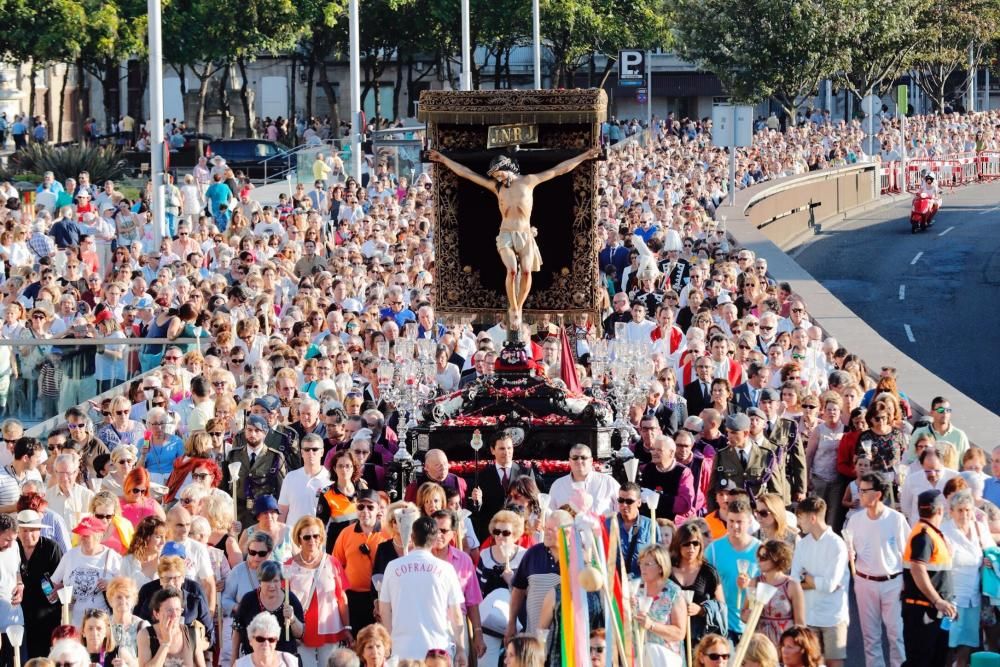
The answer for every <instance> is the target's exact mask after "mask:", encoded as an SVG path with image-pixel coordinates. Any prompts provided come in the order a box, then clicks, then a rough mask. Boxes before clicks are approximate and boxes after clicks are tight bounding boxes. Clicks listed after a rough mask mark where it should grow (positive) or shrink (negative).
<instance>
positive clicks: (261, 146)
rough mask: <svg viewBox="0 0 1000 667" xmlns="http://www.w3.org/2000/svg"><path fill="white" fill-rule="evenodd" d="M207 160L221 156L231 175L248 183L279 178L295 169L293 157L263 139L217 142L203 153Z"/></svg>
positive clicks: (278, 145) (271, 142)
mask: <svg viewBox="0 0 1000 667" xmlns="http://www.w3.org/2000/svg"><path fill="white" fill-rule="evenodd" d="M205 154H206V155H207V156H208V159H209V160H211V159H212V158H213V157H215V156H216V155H219V156H221V157H222V158H223V159H224V160H225V161H226V164H227V165H229V167H230V168H232V170H233V171H242V172H243V173H244V174H246V175H247V177H249V178H251V179H256V180H259V179H264V178H267V179H273V178H275V177H277V178H283V177H284V172H286V171H287V170H289V169H294V168H295V155H293V154H290V153H288V151H287V150H286V149H285V147H283V146H281V145H280V144H277V143H275V142H273V141H265V140H263V139H218V140H216V141H213V142H212V143H210V144H209V145H208V149H207V150H206V151H205Z"/></svg>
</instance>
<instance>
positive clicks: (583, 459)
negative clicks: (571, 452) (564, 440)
mask: <svg viewBox="0 0 1000 667" xmlns="http://www.w3.org/2000/svg"><path fill="white" fill-rule="evenodd" d="M590 458H591V457H589V456H581V455H579V454H578V455H576V456H571V457H569V460H570V461H589V460H590Z"/></svg>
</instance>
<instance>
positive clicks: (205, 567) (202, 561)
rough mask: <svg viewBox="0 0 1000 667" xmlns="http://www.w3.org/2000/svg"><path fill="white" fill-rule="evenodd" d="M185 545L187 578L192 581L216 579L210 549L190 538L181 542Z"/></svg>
mask: <svg viewBox="0 0 1000 667" xmlns="http://www.w3.org/2000/svg"><path fill="white" fill-rule="evenodd" d="M181 544H183V545H184V554H185V556H184V564H185V565H187V573H186V576H187V577H188V578H190V579H197V580H198V581H202V580H205V579H213V580H214V579H215V575H214V574H213V573H212V559H211V558H210V557H209V555H208V547H206V546H205V545H204V544H202V543H201V542H196V541H195V540H192V539H191V538H190V537H189V538H187V539H186V540H184V541H183V542H181Z"/></svg>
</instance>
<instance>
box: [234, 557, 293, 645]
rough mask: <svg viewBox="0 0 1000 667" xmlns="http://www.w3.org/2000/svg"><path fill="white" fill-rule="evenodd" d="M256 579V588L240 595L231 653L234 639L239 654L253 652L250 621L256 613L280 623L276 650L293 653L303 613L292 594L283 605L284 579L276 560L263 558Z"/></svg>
mask: <svg viewBox="0 0 1000 667" xmlns="http://www.w3.org/2000/svg"><path fill="white" fill-rule="evenodd" d="M257 579H258V582H259V584H258V587H257V588H256V589H255V590H253V591H251V592H249V593H247V594H246V595H244V596H243V598H242V599H241V600H240V603H239V607H238V609H237V611H236V616H235V619H234V621H233V647H234V648H233V653H234V654H236V653H237V649H236V648H235V647H236V644H237V642H239V654H240V655H249V654H250V653H251V652H252V651H253V647H252V646H251V644H250V636H251V635H250V625H251V622H252V621H253V620H254V619H255V618H256V617H257V615H258V614H260V613H266V614H268V615H269V616H271V618H273V619H274V620H275V622H277V623H279V624H280V628H281V636H280V637H279V638H278V650H279V651H285V652H286V653H291V654H293V655H294V654H296V653H297V652H298V640H299V639H301V638H302V635H303V633H304V632H305V625H304V624H303V617H304V614H303V611H302V604H301V603H300V602H299V598H298V597H297V596H296V595H295V593H289V597H288V604H285V589H284V586H285V582H284V577H283V576H282V572H281V564H280V563H275V562H274V561H265V562H264V563H263V564H262V565H261V566H260V569H259V570H258V571H257ZM286 628H287V630H288V632H287V633H286V632H285V630H286ZM254 643H257V642H256V641H255V642H254Z"/></svg>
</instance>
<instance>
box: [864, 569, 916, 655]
mask: <svg viewBox="0 0 1000 667" xmlns="http://www.w3.org/2000/svg"><path fill="white" fill-rule="evenodd" d="M902 590H903V577H902V575H900V576H898V577H896V578H895V579H890V580H889V581H870V580H868V579H862V578H861V577H854V597H855V599H856V600H857V602H858V617H859V620H860V622H861V635H862V636H863V637H864V640H865V666H866V667H885V658H884V656H883V653H882V624H883V623H884V624H885V631H886V633H887V635H888V637H889V665H890V667H900V665H902V664H903V661H904V660H906V649H905V647H904V645H903V603H902V601H901V600H900V599H899V595H900V593H901V592H902Z"/></svg>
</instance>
